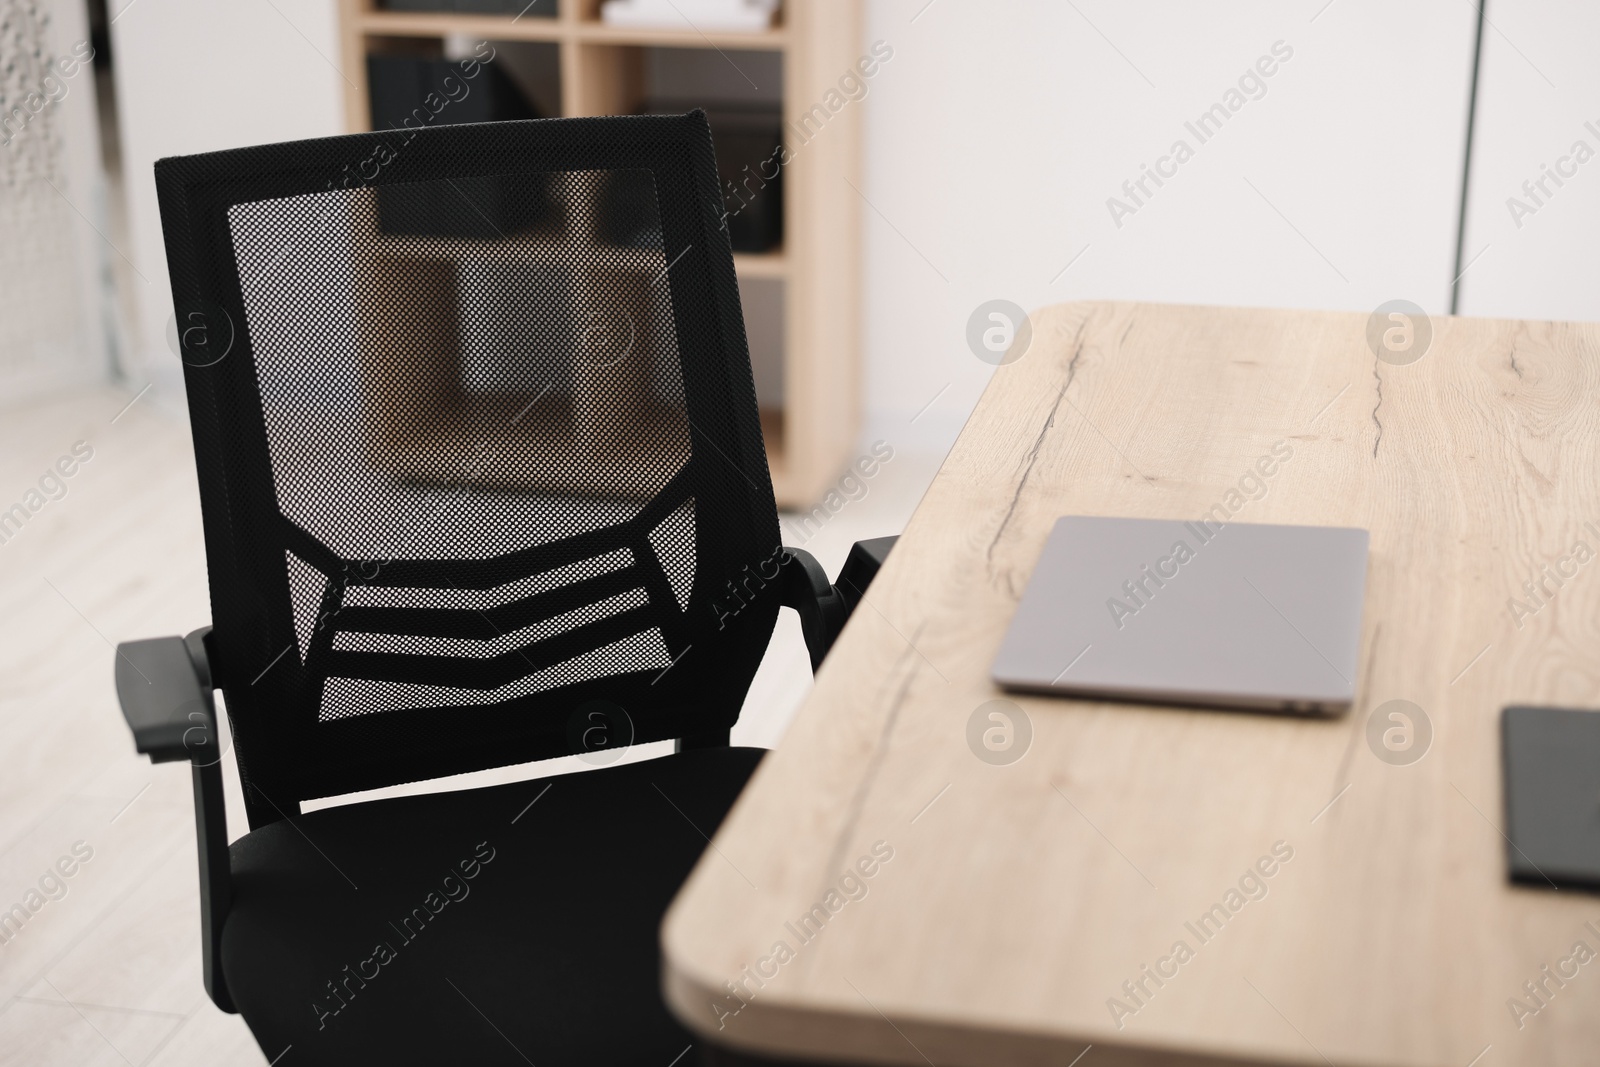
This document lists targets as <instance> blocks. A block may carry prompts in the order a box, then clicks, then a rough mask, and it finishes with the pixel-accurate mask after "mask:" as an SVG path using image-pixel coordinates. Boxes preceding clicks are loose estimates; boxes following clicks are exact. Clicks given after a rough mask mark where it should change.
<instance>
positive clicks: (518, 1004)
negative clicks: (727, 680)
mask: <svg viewBox="0 0 1600 1067" xmlns="http://www.w3.org/2000/svg"><path fill="white" fill-rule="evenodd" d="M764 754H765V752H764V750H762V749H749V748H721V749H716V748H712V749H699V750H691V751H687V752H683V753H679V754H676V755H672V756H667V757H663V758H661V759H656V760H650V761H647V762H642V763H635V764H628V765H625V766H620V767H609V768H603V769H597V770H593V771H587V772H584V773H580V774H571V775H560V776H556V777H553V778H541V779H536V780H532V781H525V782H516V783H512V784H509V785H503V786H494V787H490V788H484V789H473V790H466V791H461V792H454V793H433V794H428V795H425V796H415V797H402V798H397V799H392V800H380V801H371V802H367V803H363V804H355V805H350V806H346V807H338V808H329V809H325V810H322V811H316V812H312V813H310V814H307V815H303V816H296V817H295V818H293V819H292V820H286V821H281V822H275V823H272V824H270V825H267V826H264V827H262V828H261V829H259V830H256V831H254V832H252V833H250V834H249V835H247V836H245V837H244V838H241V839H240V840H239V841H237V842H235V843H234V845H233V846H232V848H231V850H230V851H231V859H232V868H233V886H234V899H233V905H232V908H231V910H230V912H229V915H228V918H227V921H226V925H225V927H224V929H223V935H222V965H223V971H224V973H225V975H226V978H227V984H228V988H229V990H230V991H231V992H232V995H233V999H234V1002H235V1003H236V1005H237V1006H238V1009H239V1010H240V1012H241V1013H242V1014H243V1015H244V1017H245V1021H246V1022H247V1023H248V1024H249V1026H250V1029H251V1031H252V1032H253V1033H254V1034H255V1036H256V1039H257V1041H258V1042H259V1043H260V1044H261V1047H262V1049H263V1050H264V1051H265V1052H266V1053H267V1056H268V1058H269V1059H270V1058H272V1057H273V1056H276V1055H278V1054H279V1052H280V1051H281V1050H283V1049H285V1048H286V1047H288V1046H292V1050H291V1051H290V1052H289V1053H288V1055H286V1056H285V1057H284V1058H283V1060H282V1061H281V1062H282V1064H283V1067H293V1065H294V1064H312V1063H328V1064H360V1063H383V1064H386V1065H398V1064H413V1063H414V1064H443V1063H472V1064H500V1063H505V1064H525V1063H529V1062H532V1063H536V1064H538V1065H539V1067H562V1065H565V1064H574V1065H576V1064H583V1065H586V1067H601V1065H605V1067H611V1065H618V1067H620V1065H630V1064H639V1065H641V1067H668V1065H669V1064H671V1063H673V1062H674V1060H675V1058H676V1057H678V1056H679V1054H680V1053H682V1052H683V1051H684V1050H685V1049H686V1048H687V1047H688V1046H689V1045H691V1044H693V1043H694V1038H693V1037H692V1036H691V1035H689V1034H688V1032H687V1031H685V1030H684V1029H683V1028H682V1027H681V1026H680V1025H679V1024H678V1023H677V1022H676V1021H675V1020H674V1019H673V1018H672V1017H671V1016H670V1015H669V1014H668V1012H667V1009H666V1007H665V1005H663V1004H662V1002H661V996H660V992H659V989H660V944H659V933H658V928H659V925H660V922H661V917H662V914H663V913H664V912H665V911H666V908H667V905H668V903H669V902H670V901H671V899H672V896H673V894H674V893H675V892H676V891H677V889H678V887H679V886H680V885H681V884H682V883H683V880H684V879H685V878H686V877H687V876H688V874H689V871H690V869H691V868H692V867H693V865H694V863H695V861H696V860H697V859H698V858H699V856H700V853H701V852H702V851H703V850H704V849H705V847H706V841H707V835H710V834H712V833H714V832H715V831H716V828H717V826H718V825H719V824H720V823H721V821H722V818H723V815H724V814H725V813H726V812H727V810H728V808H729V806H730V805H731V804H732V803H733V801H734V799H735V798H736V797H737V796H738V794H739V791H740V790H741V789H742V788H743V787H744V784H745V781H746V780H747V779H748V778H749V777H750V775H751V773H752V772H753V771H754V770H755V768H756V765H757V763H759V762H760V760H761V757H762V756H763V755H764ZM530 803H531V806H530ZM469 875H470V877H469ZM693 1059H694V1057H689V1058H686V1059H685V1060H683V1061H682V1062H683V1064H687V1063H689V1062H692V1060H693ZM680 1067H682V1064H680Z"/></svg>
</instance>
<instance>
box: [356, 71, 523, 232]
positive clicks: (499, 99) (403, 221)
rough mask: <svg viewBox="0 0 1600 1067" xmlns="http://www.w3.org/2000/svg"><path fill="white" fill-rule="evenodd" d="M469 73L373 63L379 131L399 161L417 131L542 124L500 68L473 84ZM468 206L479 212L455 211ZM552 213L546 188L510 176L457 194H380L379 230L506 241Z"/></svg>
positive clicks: (405, 190)
mask: <svg viewBox="0 0 1600 1067" xmlns="http://www.w3.org/2000/svg"><path fill="white" fill-rule="evenodd" d="M468 69H472V68H471V67H465V68H464V65H463V64H461V63H455V62H451V61H449V60H446V59H435V58H430V57H426V56H409V55H369V56H367V83H368V85H369V87H370V94H371V100H372V128H373V129H374V130H376V131H379V132H392V133H393V134H394V136H393V139H392V142H391V145H392V148H393V151H394V152H395V153H396V154H400V153H403V152H405V150H406V147H407V145H408V144H409V143H410V138H411V136H412V135H413V133H414V131H416V130H418V129H422V128H425V127H428V126H446V125H457V124H461V123H468V122H507V121H512V120H516V119H536V118H540V117H541V116H540V114H539V111H538V109H537V108H536V107H535V106H534V105H533V103H532V102H531V101H529V100H528V98H527V97H526V96H525V95H523V92H522V90H521V89H519V88H518V87H517V84H516V83H515V82H514V81H512V80H511V78H510V77H508V76H507V75H506V73H505V72H504V71H503V70H501V69H500V68H499V67H498V66H496V65H495V64H494V63H483V64H478V65H477V66H476V72H475V76H472V77H469V76H468V75H467V73H466V70H468ZM461 200H465V201H466V202H467V203H469V204H471V205H472V206H473V208H474V209H475V210H473V211H470V212H467V213H465V214H463V213H461V212H460V211H457V210H454V208H455V207H457V206H459V201H461ZM451 201H455V202H457V203H450V202H451ZM550 213H551V204H550V198H549V196H548V195H547V193H546V191H545V190H544V189H543V187H542V186H538V185H536V184H535V183H531V182H529V181H527V180H525V179H520V180H519V179H518V178H517V177H516V176H510V175H507V176H501V175H490V176H487V177H476V178H458V179H457V180H456V181H455V184H454V186H453V187H452V186H450V185H447V184H442V183H437V182H433V183H418V184H413V185H382V186H379V188H378V217H379V226H380V228H381V230H382V231H383V232H384V233H388V234H396V235H407V236H416V237H464V238H471V239H475V240H483V241H493V240H502V239H504V238H505V237H506V236H507V235H509V234H513V233H517V232H519V231H523V230H527V229H530V228H532V227H534V226H536V225H538V224H539V223H541V222H544V221H547V220H548V219H549V217H550Z"/></svg>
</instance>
